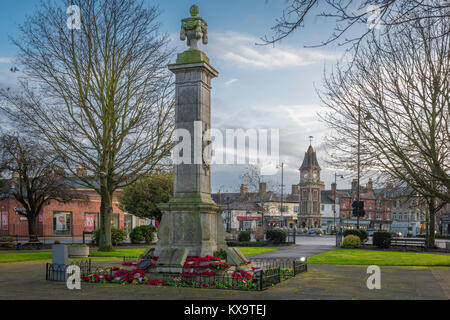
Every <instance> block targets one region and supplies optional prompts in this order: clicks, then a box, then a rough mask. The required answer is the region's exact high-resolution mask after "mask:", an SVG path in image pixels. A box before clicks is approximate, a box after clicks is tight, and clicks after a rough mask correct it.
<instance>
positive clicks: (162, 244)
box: [155, 6, 246, 272]
mask: <svg viewBox="0 0 450 320" xmlns="http://www.w3.org/2000/svg"><path fill="white" fill-rule="evenodd" d="M191 15H192V17H191V18H187V19H183V24H182V39H183V36H184V38H186V37H187V39H188V44H191V45H192V43H193V41H194V40H195V41H198V40H200V39H201V37H205V35H206V22H204V20H203V19H201V18H199V17H197V15H198V8H197V9H195V6H193V7H192V8H191ZM185 22H186V23H185ZM193 30H195V32H194V31H193ZM198 30H203V32H197V31H198ZM183 40H184V39H183ZM203 40H204V43H205V39H203ZM169 70H171V71H172V72H173V73H174V74H175V77H176V80H175V86H176V88H175V92H176V107H175V127H176V129H185V130H186V131H185V132H189V136H190V137H189V139H190V150H189V149H188V150H183V151H182V152H183V153H184V152H189V151H190V157H187V155H186V154H184V155H183V154H179V155H176V156H180V158H182V157H183V156H185V159H186V158H187V159H188V161H186V162H188V163H180V164H174V197H173V198H172V199H171V200H170V201H169V202H168V203H166V204H161V205H160V206H159V208H160V210H161V211H162V212H163V215H162V220H161V224H160V226H159V230H158V239H159V240H158V244H157V248H156V252H155V254H156V255H158V256H159V259H158V263H157V266H156V270H155V271H156V272H180V271H181V269H182V267H183V265H184V262H185V260H186V257H187V256H200V257H204V256H206V255H213V253H214V251H216V250H218V249H223V250H226V251H227V256H228V257H227V260H228V262H229V263H230V264H232V265H244V264H245V263H246V259H245V257H243V256H242V255H241V254H240V252H239V251H238V250H236V249H235V248H228V247H227V245H226V242H225V229H224V225H223V222H222V217H221V213H222V211H223V210H224V208H222V207H220V206H218V205H217V204H216V203H215V202H214V201H213V200H212V199H211V180H210V166H209V164H208V161H207V159H206V158H210V154H206V157H205V158H204V153H207V152H204V148H205V147H206V146H207V144H209V143H210V141H209V138H208V137H206V139H203V135H204V133H205V131H207V130H208V129H210V128H211V79H213V78H215V77H217V75H218V72H217V71H216V70H215V69H214V68H213V67H212V66H211V65H210V63H209V59H208V57H207V56H206V55H205V54H204V53H203V52H202V51H200V50H198V49H197V48H196V47H195V46H194V47H192V46H191V49H189V50H187V51H185V52H183V53H181V54H179V55H178V58H177V61H176V63H175V64H172V65H169ZM175 138H177V137H175ZM205 140H206V141H205ZM179 143H181V142H179ZM208 150H209V149H208ZM177 152H178V151H177ZM189 158H190V161H189Z"/></svg>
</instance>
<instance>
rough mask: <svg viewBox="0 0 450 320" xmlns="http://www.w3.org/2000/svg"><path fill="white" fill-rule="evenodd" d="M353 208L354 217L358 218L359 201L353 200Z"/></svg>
mask: <svg viewBox="0 0 450 320" xmlns="http://www.w3.org/2000/svg"><path fill="white" fill-rule="evenodd" d="M352 208H353V216H354V217H357V216H358V201H356V200H353V202H352Z"/></svg>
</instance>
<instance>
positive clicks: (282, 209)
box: [280, 206, 288, 212]
mask: <svg viewBox="0 0 450 320" xmlns="http://www.w3.org/2000/svg"><path fill="white" fill-rule="evenodd" d="M280 210H281V212H288V207H287V206H281V207H280Z"/></svg>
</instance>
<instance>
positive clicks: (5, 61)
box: [0, 57, 13, 63]
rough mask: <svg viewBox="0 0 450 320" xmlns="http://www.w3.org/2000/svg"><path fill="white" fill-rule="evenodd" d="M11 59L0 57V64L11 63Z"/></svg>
mask: <svg viewBox="0 0 450 320" xmlns="http://www.w3.org/2000/svg"><path fill="white" fill-rule="evenodd" d="M12 61H13V58H10V57H0V63H12Z"/></svg>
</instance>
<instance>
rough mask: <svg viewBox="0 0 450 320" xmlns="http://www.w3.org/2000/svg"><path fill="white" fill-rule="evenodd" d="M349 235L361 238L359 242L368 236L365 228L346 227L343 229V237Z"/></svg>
mask: <svg viewBox="0 0 450 320" xmlns="http://www.w3.org/2000/svg"><path fill="white" fill-rule="evenodd" d="M349 235H353V236H358V237H359V239H360V240H361V243H363V242H364V241H366V240H367V239H368V238H369V234H368V233H367V231H366V230H365V229H346V230H344V237H346V236H349Z"/></svg>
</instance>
